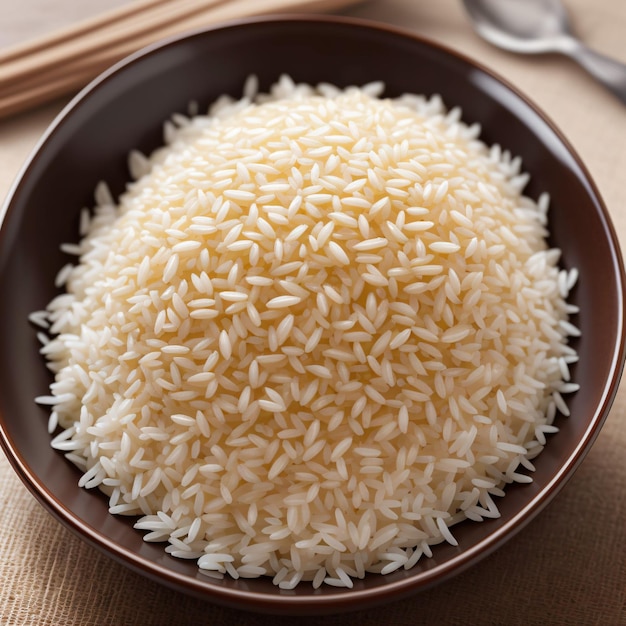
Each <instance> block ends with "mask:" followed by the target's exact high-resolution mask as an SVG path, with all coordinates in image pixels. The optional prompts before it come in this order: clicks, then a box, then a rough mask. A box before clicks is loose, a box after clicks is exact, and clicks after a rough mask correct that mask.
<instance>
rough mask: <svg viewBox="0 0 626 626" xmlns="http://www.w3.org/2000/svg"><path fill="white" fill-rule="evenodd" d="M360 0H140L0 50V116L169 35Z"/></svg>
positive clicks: (81, 81)
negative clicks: (34, 40)
mask: <svg viewBox="0 0 626 626" xmlns="http://www.w3.org/2000/svg"><path fill="white" fill-rule="evenodd" d="M358 1H359V0H139V1H138V2H136V3H134V4H132V5H127V6H126V7H123V9H124V10H118V11H113V12H108V13H106V14H104V15H103V16H101V17H102V19H101V20H100V21H99V20H98V18H94V19H92V20H89V21H85V22H83V23H81V24H78V25H75V26H73V27H71V28H69V29H66V30H65V31H60V32H57V33H55V34H52V35H50V36H48V37H47V38H45V40H43V42H42V40H40V41H38V42H34V43H32V44H24V45H22V46H19V47H15V48H13V49H10V50H7V51H5V52H4V53H0V63H1V65H0V94H1V95H0V117H6V116H7V115H11V114H13V113H16V112H19V111H21V110H24V109H27V108H30V107H32V106H36V105H38V104H41V103H43V102H46V101H48V100H50V99H52V98H55V97H58V96H61V95H65V94H67V93H70V92H72V91H75V90H77V89H78V88H80V87H82V86H84V85H85V84H86V83H87V82H89V80H90V79H91V78H93V77H94V76H96V75H97V74H99V73H100V72H101V71H103V70H104V69H106V68H107V67H109V66H110V65H111V64H113V63H114V62H116V61H118V60H119V59H121V58H123V57H124V56H126V55H128V54H130V53H131V52H134V51H135V50H138V49H140V48H142V47H144V46H146V45H148V44H150V43H153V42H155V41H158V40H160V39H163V38H165V37H168V36H171V35H176V34H180V33H183V32H185V31H188V30H192V29H195V28H200V27H202V26H209V25H212V24H215V23H216V22H220V21H223V20H229V19H235V18H239V17H249V16H251V15H255V14H271V13H276V12H284V11H289V12H302V11H305V12H321V11H332V10H337V9H339V8H341V7H344V6H347V5H350V4H354V3H355V2H358ZM3 59H4V60H6V62H2V60H3Z"/></svg>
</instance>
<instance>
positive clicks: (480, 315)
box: [31, 77, 578, 589]
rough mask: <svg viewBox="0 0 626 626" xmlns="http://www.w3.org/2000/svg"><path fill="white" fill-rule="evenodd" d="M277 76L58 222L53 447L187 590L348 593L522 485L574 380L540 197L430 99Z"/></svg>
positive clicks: (174, 129)
mask: <svg viewBox="0 0 626 626" xmlns="http://www.w3.org/2000/svg"><path fill="white" fill-rule="evenodd" d="M381 89H382V86H381V85H380V84H372V85H367V86H365V87H363V88H361V89H358V88H349V89H346V90H340V89H337V88H335V87H333V86H330V85H321V86H319V87H318V88H312V87H310V86H307V85H295V84H294V83H293V82H292V81H291V80H290V79H289V78H287V77H282V78H281V80H280V81H279V82H278V83H277V84H276V85H275V86H274V87H273V88H272V90H271V93H270V94H260V95H256V83H255V80H254V79H251V80H250V81H248V82H247V84H246V88H245V94H246V95H245V97H244V98H243V99H242V100H240V101H234V100H232V99H230V98H226V97H224V98H221V99H220V100H219V101H218V102H216V104H215V105H214V106H213V108H212V110H211V112H210V114H209V115H207V116H196V117H192V118H187V117H184V116H181V115H177V116H175V117H174V118H173V120H172V121H170V122H168V123H167V125H166V131H165V132H166V136H167V142H168V145H167V146H166V147H165V148H163V149H160V150H158V151H156V152H155V153H154V154H153V155H151V156H150V157H149V158H148V157H145V156H143V155H141V154H139V153H137V152H132V153H131V157H130V166H131V170H132V172H133V173H134V174H135V175H136V176H138V177H139V179H138V180H136V182H134V183H131V184H129V186H128V189H127V191H126V192H125V193H124V194H123V195H122V196H121V197H120V198H119V203H117V204H116V203H115V200H114V198H113V197H112V196H111V193H110V192H109V191H108V189H107V188H106V185H104V184H101V185H99V186H98V189H97V191H96V202H97V206H96V207H95V211H94V214H93V217H92V218H91V219H90V218H89V215H88V213H87V212H86V211H83V213H82V215H81V234H82V235H83V239H82V240H81V241H80V243H79V244H78V245H76V244H72V245H70V246H65V247H64V250H65V251H66V252H68V253H74V254H77V255H78V256H79V259H78V262H77V263H76V265H74V266H65V267H63V268H62V269H61V271H60V273H59V276H58V283H59V284H64V285H65V286H66V290H67V292H66V293H64V294H63V295H60V296H58V297H57V298H56V299H55V300H53V301H52V302H51V303H50V304H49V306H48V307H47V310H46V312H45V313H43V314H42V313H37V314H34V315H33V316H31V319H32V321H33V322H34V323H35V324H36V325H38V326H39V327H40V328H43V329H45V334H44V333H42V335H43V336H44V337H47V336H49V337H50V338H51V340H50V341H49V342H48V343H46V344H45V345H44V346H43V347H42V350H41V351H42V353H43V354H44V355H45V357H46V358H47V359H48V363H49V367H50V369H51V370H52V371H53V372H54V373H55V382H54V383H53V384H52V385H51V395H49V396H42V397H40V398H39V399H38V401H39V402H41V403H42V404H46V405H51V408H52V416H51V420H50V428H51V429H54V428H55V427H56V425H57V423H58V424H59V425H60V426H61V427H62V428H63V429H64V430H63V432H61V433H60V434H58V435H57V436H56V437H54V439H53V442H52V445H53V446H54V447H55V448H57V449H58V450H61V451H63V452H64V453H65V454H66V456H67V457H68V458H69V459H70V460H71V461H72V462H74V463H76V464H77V465H78V466H79V467H80V468H81V470H82V471H83V472H84V473H85V474H84V476H83V478H81V481H80V484H81V485H82V486H84V487H86V488H93V487H99V488H100V489H101V490H102V491H104V492H105V493H106V494H107V495H108V496H109V497H110V510H111V512H112V513H116V514H123V515H141V516H142V517H141V519H140V520H139V521H138V522H137V523H136V528H138V529H141V530H143V531H147V534H146V536H145V539H146V541H167V542H169V546H168V548H167V551H168V552H169V553H170V554H172V555H173V556H175V557H180V558H190V559H195V560H197V562H198V566H199V568H200V569H201V570H203V571H205V572H206V573H207V575H210V576H213V577H215V576H218V577H220V576H222V575H224V574H228V575H230V576H233V577H235V578H236V577H239V576H241V577H246V578H249V577H256V576H263V575H267V576H270V577H272V579H273V581H274V583H275V584H277V585H279V586H280V587H281V588H284V589H293V588H294V587H295V586H296V585H298V584H299V583H300V581H311V582H312V585H313V587H315V588H317V587H319V586H320V585H322V584H324V583H325V584H327V585H331V586H343V587H351V586H352V584H353V582H352V581H353V579H354V578H363V576H365V573H366V572H374V573H376V572H378V573H382V574H385V573H390V572H392V571H395V570H397V569H399V568H410V567H413V566H414V565H415V563H416V562H417V561H418V560H419V559H420V558H421V557H422V555H425V556H426V557H429V556H430V555H431V554H432V552H431V549H430V546H432V545H434V544H437V543H440V542H442V541H447V542H449V543H451V544H453V545H456V543H457V542H456V539H455V538H454V535H453V533H452V530H451V528H452V527H453V526H454V524H456V523H458V522H460V521H462V520H464V519H470V520H476V521H480V520H482V519H485V518H492V517H497V516H498V511H497V507H496V505H495V503H494V500H493V496H502V495H503V493H504V492H503V487H504V486H505V485H506V484H507V483H511V482H527V481H529V480H530V478H529V476H528V475H527V474H526V473H524V472H523V471H522V470H523V469H524V468H525V469H526V470H530V471H532V469H533V465H532V463H531V461H530V460H531V459H532V458H534V457H535V456H536V455H537V454H539V452H540V451H541V449H542V448H543V446H544V444H545V443H546V435H547V434H550V433H553V432H555V431H556V428H555V427H554V426H553V425H552V422H553V420H554V417H555V415H556V413H557V409H558V410H559V411H560V412H562V413H565V414H567V412H568V410H567V405H566V404H565V402H564V400H563V397H562V394H563V393H571V392H573V391H576V389H578V386H577V385H576V384H575V383H573V382H571V381H570V375H569V369H568V366H569V364H571V363H573V362H574V361H575V360H576V353H575V351H574V350H573V349H572V348H571V347H569V346H568V345H567V336H568V335H577V334H578V330H577V329H576V328H575V327H574V326H573V325H572V324H571V322H569V321H568V314H570V313H575V312H576V308H575V307H574V306H572V305H568V304H567V303H566V301H565V298H566V297H567V295H568V293H569V291H570V289H571V288H572V287H573V285H574V283H575V281H576V277H577V274H576V271H575V270H572V271H570V272H567V271H565V270H560V269H559V267H558V260H559V251H558V250H549V249H548V248H547V246H546V240H545V238H546V235H547V230H546V227H547V206H548V199H547V197H546V196H543V197H542V198H541V199H540V200H539V202H538V203H535V202H534V201H533V200H531V199H530V198H527V197H525V196H523V195H522V194H521V190H522V188H523V187H524V185H525V184H526V181H527V176H525V175H524V174H522V173H520V161H519V159H513V158H511V156H510V155H509V154H508V153H507V152H506V151H503V150H501V149H500V148H499V147H498V146H494V147H492V148H488V147H486V146H485V145H484V144H483V143H482V142H481V141H480V140H479V138H478V135H479V128H478V127H477V126H469V127H468V126H467V125H465V124H464V123H463V122H461V121H460V111H458V110H456V109H454V110H452V111H450V112H447V111H446V110H445V109H444V107H443V104H442V102H441V100H440V99H439V98H438V97H437V96H434V97H432V98H430V99H426V98H424V97H421V96H414V95H407V96H404V97H402V98H399V99H397V100H393V101H392V100H389V99H382V98H379V97H378V96H379V95H380V92H381Z"/></svg>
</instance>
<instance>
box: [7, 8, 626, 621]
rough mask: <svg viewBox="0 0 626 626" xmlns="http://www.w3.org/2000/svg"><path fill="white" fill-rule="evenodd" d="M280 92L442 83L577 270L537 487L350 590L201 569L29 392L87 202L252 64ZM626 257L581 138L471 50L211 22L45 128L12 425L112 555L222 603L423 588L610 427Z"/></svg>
mask: <svg viewBox="0 0 626 626" xmlns="http://www.w3.org/2000/svg"><path fill="white" fill-rule="evenodd" d="M251 73H255V74H257V75H258V77H259V79H260V83H261V87H262V88H267V87H268V86H269V85H270V84H271V83H272V82H274V81H275V80H276V79H277V78H278V76H279V75H280V74H281V73H288V74H290V75H291V76H292V77H293V78H294V79H295V80H296V81H304V82H308V83H316V82H319V81H326V82H331V83H335V84H338V85H341V86H345V85H348V84H363V83H366V82H369V81H372V80H383V81H384V82H385V84H386V95H391V96H394V95H399V94H400V93H403V92H413V93H424V94H432V93H439V94H441V95H442V97H443V99H444V101H445V103H446V104H447V105H448V106H449V107H451V106H460V107H462V109H463V118H464V120H465V121H466V122H468V123H473V122H479V123H480V124H481V125H482V128H483V132H482V135H481V138H482V139H483V140H484V141H485V142H487V143H488V144H491V143H499V144H501V145H502V146H503V147H504V148H505V149H507V150H510V151H511V152H512V153H513V154H514V155H520V156H521V157H522V158H523V168H524V170H525V171H528V172H530V174H531V176H532V178H531V182H530V184H529V185H528V187H527V189H526V192H527V193H528V194H529V195H531V196H533V197H537V196H538V195H539V193H541V192H542V191H547V192H549V194H550V196H551V199H552V202H551V213H550V230H551V238H552V243H553V244H554V245H557V246H558V247H560V248H561V249H562V250H563V260H562V261H563V265H564V266H565V267H568V268H569V267H574V266H575V267H577V268H578V269H579V271H580V278H579V284H578V286H577V287H576V289H575V291H574V293H573V296H572V300H573V301H574V302H575V303H577V304H578V305H579V306H580V308H581V311H580V314H579V315H578V316H577V317H576V319H574V320H573V321H574V322H575V323H576V324H577V325H578V326H579V327H580V328H581V330H582V337H581V338H580V339H579V340H576V347H577V349H578V351H579V354H580V362H579V363H578V364H577V365H576V367H575V369H574V379H575V380H576V381H577V382H579V383H580V384H581V391H580V392H578V393H576V394H574V395H573V396H572V397H571V398H570V400H569V406H570V408H571V413H572V414H571V417H569V418H568V419H563V418H559V421H558V425H559V426H560V427H561V432H560V433H559V434H558V435H556V436H554V437H553V438H552V440H551V441H550V443H549V445H548V446H547V448H546V449H545V451H544V452H543V453H542V455H541V456H540V457H539V458H538V459H537V463H536V465H537V471H536V473H535V475H534V482H533V483H532V484H530V485H524V486H514V487H512V488H510V489H509V490H508V493H507V496H506V497H505V498H504V499H502V500H501V501H500V502H499V503H498V505H499V507H500V511H501V513H502V517H501V518H500V519H497V520H491V521H485V522H483V523H481V524H477V523H472V522H469V523H465V524H462V525H461V526H460V527H457V528H456V529H455V535H456V536H457V538H458V540H459V546H458V547H456V548H455V547H453V546H450V545H447V544H446V545H441V546H438V547H437V548H436V549H435V554H434V557H433V558H432V559H424V560H422V561H421V562H420V563H419V564H418V565H417V566H416V567H415V568H413V569H412V570H410V571H400V572H395V573H393V574H390V575H387V576H385V577H381V576H376V575H371V576H368V577H366V579H365V580H363V581H357V582H356V583H355V588H354V589H353V590H341V589H332V588H325V589H319V590H317V591H313V590H312V589H310V587H308V586H307V585H302V586H301V588H300V587H299V588H298V589H297V590H296V591H294V592H288V591H281V590H279V589H278V588H276V587H274V586H273V585H272V584H271V582H270V581H268V580H247V581H242V580H239V581H233V580H224V581H222V582H219V581H213V580H209V579H207V578H206V577H204V576H203V575H202V574H199V573H198V571H197V568H196V565H195V563H193V562H191V563H189V562H185V561H181V560H178V559H174V558H171V557H169V556H167V555H166V554H165V553H164V551H163V546H162V545H154V544H146V543H144V542H143V541H142V533H140V532H138V531H135V530H133V528H132V524H131V523H130V522H129V521H128V520H127V519H124V518H119V517H112V516H110V515H109V514H108V512H107V504H106V499H105V498H104V497H101V496H100V495H99V494H97V493H93V492H87V491H85V490H83V489H79V488H78V487H77V484H76V483H77V480H78V476H79V474H78V471H77V470H76V469H75V468H74V467H73V466H71V465H70V464H69V463H68V462H66V461H65V460H64V459H63V458H62V456H61V455H60V454H59V453H57V452H55V451H53V450H52V449H51V448H50V445H49V439H50V438H49V436H48V434H47V431H46V422H47V411H46V410H45V409H42V408H39V407H37V406H36V405H35V404H34V402H33V398H34V397H35V396H37V395H41V394H45V393H46V392H47V386H48V384H49V382H50V380H51V379H50V375H49V373H48V372H47V370H46V368H45V366H44V362H43V359H42V358H41V357H40V355H39V354H38V342H37V340H36V331H35V330H34V329H33V327H32V326H31V325H30V324H29V323H28V321H27V316H28V314H29V313H30V312H31V311H35V310H38V309H41V308H43V307H44V306H45V305H46V304H47V302H48V301H49V300H50V299H51V298H52V297H53V296H54V294H55V293H56V291H55V288H54V285H53V281H54V276H55V274H56V272H57V271H58V269H59V268H60V267H61V266H62V265H63V264H64V263H65V262H66V259H65V258H64V255H63V254H62V253H61V252H60V251H59V244H60V243H61V242H65V241H76V239H77V226H78V215H79V212H80V210H81V208H82V207H84V206H91V205H92V204H93V190H94V188H95V186H96V184H97V183H98V181H100V180H105V181H107V182H108V184H109V186H110V187H111V189H112V190H113V192H114V193H115V194H118V193H120V192H121V191H122V190H123V189H124V185H125V183H126V181H127V180H128V174H127V168H126V159H127V154H128V152H129V150H130V149H131V148H138V149H140V150H142V151H144V152H150V151H151V150H152V149H154V148H156V147H158V146H159V145H160V144H161V128H162V122H163V120H165V119H166V118H167V117H168V116H169V115H170V114H171V113H172V112H175V111H181V112H184V111H186V110H187V105H188V103H189V102H190V101H191V100H195V101H197V102H198V103H199V104H200V107H201V109H204V107H205V106H206V105H207V104H208V103H209V102H211V101H212V100H214V99H215V98H216V97H218V96H219V95H221V94H223V93H229V94H231V95H233V96H238V95H239V94H240V93H241V89H242V85H243V83H244V81H245V79H246V77H247V76H248V75H249V74H251ZM622 316H623V268H622V264H621V260H620V254H619V250H618V247H617V243H616V238H615V235H614V232H613V230H612V227H611V224H610V221H609V219H608V216H607V213H606V210H605V209H604V207H603V204H602V201H601V199H600V197H599V195H598V193H597V191H596V189H595V187H594V185H593V183H592V182H591V181H590V179H589V176H588V173H587V172H586V170H585V169H584V167H583V166H582V165H581V163H580V161H579V159H578V158H577V157H576V155H575V154H574V153H573V151H572V150H571V148H570V147H569V145H568V144H567V143H566V142H565V141H564V139H563V138H562V137H561V136H560V134H559V133H558V132H557V131H556V130H555V129H554V128H553V126H552V125H551V124H550V123H549V122H548V121H547V120H546V119H545V118H544V117H543V116H542V115H541V114H540V113H538V112H537V111H536V110H535V109H534V108H533V107H532V105H530V104H529V103H528V102H527V101H526V100H525V99H524V98H523V97H521V96H520V95H519V94H517V93H516V92H515V91H514V90H512V89H511V88H510V87H509V86H507V85H505V84H503V83H502V82H501V81H499V80H498V79H497V78H495V77H494V76H493V75H492V74H491V73H489V72H488V71H486V70H485V69H483V68H480V67H478V66H476V65H475V64H473V63H471V62H470V61H468V60H467V59H465V58H463V57H461V56H459V55H456V54H453V53H450V52H449V51H447V50H445V49H443V48H440V47H438V46H436V45H433V44H430V43H428V42H425V41H423V40H420V39H418V38H415V37H412V36H410V35H408V34H405V33H401V32H398V31H397V30H394V29H391V28H385V27H376V26H373V25H368V24H364V23H359V22H355V21H352V20H345V19H343V20H339V19H334V18H315V19H313V18H312V19H307V18H298V19H278V20H275V19H274V20H261V21H256V22H244V23H238V24H234V25H230V26H229V27H226V28H221V29H217V30H209V31H206V32H199V33H197V34H193V35H192V36H189V37H187V38H184V39H180V40H174V41H172V42H170V43H168V44H166V45H164V46H157V47H155V48H153V49H151V50H149V51H147V52H144V53H140V54H138V55H136V56H135V57H133V58H132V59H131V60H130V61H127V62H124V63H122V64H120V65H118V66H116V67H115V68H113V69H112V70H111V71H109V72H107V73H106V74H105V75H103V76H102V77H100V78H99V79H97V80H96V81H95V82H94V83H93V84H92V86H91V87H89V88H88V89H87V90H86V91H85V92H84V93H83V94H82V95H81V96H79V97H78V98H77V99H76V100H75V101H74V103H73V104H72V105H71V106H70V107H69V108H68V109H66V111H65V112H64V113H63V114H62V115H61V116H60V117H59V118H58V119H57V121H56V122H55V123H54V124H53V126H52V127H51V129H50V130H49V131H48V132H47V134H46V136H45V137H44V139H43V140H42V142H41V144H40V146H39V148H38V149H37V150H36V152H35V153H34V155H33V156H32V158H31V160H30V162H29V163H28V164H27V167H26V169H25V170H24V172H23V174H22V176H21V178H20V180H19V181H18V183H17V184H16V186H15V187H14V189H13V192H12V194H11V196H10V198H9V200H8V211H7V214H6V218H5V223H4V225H3V227H2V231H1V233H0V320H2V324H1V325H0V344H1V345H2V346H3V350H2V351H1V353H0V388H1V393H0V425H1V430H2V439H3V444H4V447H5V450H6V451H7V453H8V455H9V456H10V457H11V460H12V462H13V464H14V466H15V468H16V469H17V471H18V473H19V474H20V476H21V477H22V479H23V480H24V481H25V483H26V484H27V485H28V487H29V488H30V489H31V490H32V491H33V493H34V494H35V495H36V496H37V497H38V498H39V499H40V500H41V501H42V502H43V504H44V505H45V506H46V507H47V508H48V509H49V510H50V511H51V512H52V513H53V514H54V515H55V516H56V517H58V518H59V519H60V520H61V521H62V522H63V523H65V524H67V525H68V526H69V527H71V528H72V529H74V530H76V531H77V532H78V533H79V534H80V535H81V536H82V537H83V538H84V539H86V540H87V541H89V542H90V543H92V544H93V545H95V546H96V547H98V548H101V549H104V550H106V551H107V552H108V553H109V554H111V555H112V556H113V557H114V558H117V559H119V560H121V561H122V562H124V563H125V564H126V565H128V566H130V567H132V568H134V569H135V570H137V571H140V572H142V573H144V574H146V575H148V576H151V577H152V578H154V579H155V580H159V581H160V582H163V583H166V584H169V585H171V586H173V587H175V588H177V589H179V590H185V591H187V592H190V593H194V594H197V595H202V596H204V597H206V598H207V599H210V600H211V601H217V602H222V603H226V604H231V605H235V606H238V607H240V608H241V607H243V608H250V609H255V610H262V611H272V612H289V613H293V612H308V613H310V612H325V611H326V612H328V611H338V610H341V609H347V608H364V607H366V606H367V605H368V604H374V603H378V602H381V601H383V600H390V599H392V598H398V597H400V596H402V595H403V594H408V593H411V592H413V591H415V590H416V589H423V588H425V587H427V586H429V585H431V584H434V583H435V582H438V581H441V580H443V579H444V578H445V577H447V576H449V575H451V574H452V573H455V572H458V571H460V570H461V569H463V568H465V567H467V566H469V565H471V564H472V563H473V562H475V560H476V559H478V558H480V557H481V556H484V555H486V554H487V553H489V552H490V551H491V550H493V549H495V548H496V547H497V546H498V545H500V544H501V543H502V542H503V541H505V540H506V539H507V538H508V537H510V536H511V534H512V533H513V532H514V531H515V530H517V529H519V528H520V527H521V526H522V525H523V524H524V523H525V522H526V521H528V520H529V519H530V517H531V516H532V515H533V514H534V513H536V512H537V511H538V510H539V509H540V508H541V507H542V506H544V505H545V504H546V503H547V502H548V501H549V500H550V498H551V497H552V496H553V495H554V494H555V493H556V491H557V490H558V488H559V487H560V486H562V484H563V483H564V482H565V480H566V479H567V478H568V477H569V475H570V474H571V473H572V471H573V470H574V469H575V467H576V466H577V464H578V463H579V462H580V460H581V459H582V457H583V455H584V453H585V452H586V450H587V449H588V448H589V446H590V445H591V443H592V442H593V440H594V438H595V436H596V435H597V433H598V431H599V429H600V427H601V425H602V422H603V420H604V418H605V417H606V415H607V413H608V409H609V406H610V404H611V401H612V399H613V396H614V394H615V392H616V388H617V383H618V378H619V374H620V372H621V367H622V363H623V357H624V346H623V328H622V326H623V318H622Z"/></svg>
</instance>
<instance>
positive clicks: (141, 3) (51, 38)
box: [0, 0, 171, 63]
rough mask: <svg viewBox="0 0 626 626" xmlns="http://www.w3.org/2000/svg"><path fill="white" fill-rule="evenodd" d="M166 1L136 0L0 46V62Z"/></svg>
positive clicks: (21, 55)
mask: <svg viewBox="0 0 626 626" xmlns="http://www.w3.org/2000/svg"><path fill="white" fill-rule="evenodd" d="M166 2H171V0H136V1H135V2H131V3H130V4H124V5H122V6H121V7H119V8H116V9H113V10H111V11H107V12H104V13H100V14H99V15H96V16H95V17H92V18H89V19H85V20H82V21H80V22H77V23H76V24H72V25H70V26H67V27H65V28H63V29H61V30H58V31H55V32H53V33H50V34H49V35H44V36H43V37H38V38H37V39H34V40H31V41H26V42H24V43H21V44H17V45H15V46H12V47H10V48H6V49H1V48H0V63H6V62H7V61H12V60H14V59H17V58H20V57H25V56H28V55H30V54H33V53H34V52H39V51H40V50H47V49H48V48H51V47H52V46H54V45H56V44H59V43H62V42H64V41H67V40H69V39H76V38H78V37H79V36H82V35H85V34H89V33H91V32H93V31H95V30H98V29H100V28H103V27H105V26H108V25H110V24H114V23H116V22H120V21H122V20H126V19H129V18H132V17H134V16H136V15H138V14H140V13H143V12H144V11H145V10H146V9H149V8H151V7H153V6H156V5H159V4H164V3H166Z"/></svg>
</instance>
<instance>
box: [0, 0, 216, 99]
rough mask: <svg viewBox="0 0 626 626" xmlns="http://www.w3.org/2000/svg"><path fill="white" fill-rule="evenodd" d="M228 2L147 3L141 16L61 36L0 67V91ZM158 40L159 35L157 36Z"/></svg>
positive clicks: (137, 15)
mask: <svg viewBox="0 0 626 626" xmlns="http://www.w3.org/2000/svg"><path fill="white" fill-rule="evenodd" d="M227 1H228V0H168V1H166V2H158V3H156V4H155V3H151V4H149V5H148V6H147V7H146V8H145V9H144V10H143V11H141V14H140V15H139V14H136V13H135V14H130V15H127V16H125V17H123V18H121V19H117V20H115V21H113V22H108V23H106V24H103V25H102V26H101V27H100V28H98V29H97V31H96V30H94V29H89V30H87V31H83V32H82V33H80V34H78V35H77V36H75V37H69V38H68V37H63V38H62V39H61V40H57V42H55V43H54V44H52V45H50V46H48V47H46V48H42V49H40V50H34V51H32V52H31V53H30V54H27V55H21V56H18V57H16V58H14V59H13V60H12V61H9V62H5V63H3V64H1V65H0V92H2V91H3V90H4V89H5V88H7V87H9V86H10V85H11V83H13V82H18V83H19V82H20V81H21V80H24V79H27V78H29V77H31V76H33V75H34V74H37V73H44V72H46V71H47V70H48V69H50V68H53V67H59V66H63V65H67V64H68V63H70V62H72V61H74V60H76V59H83V60H84V59H88V58H89V57H90V55H91V54H94V53H96V54H97V53H98V52H99V51H101V50H107V49H115V47H116V46H118V45H119V46H122V45H123V44H124V43H125V42H130V45H132V41H133V40H134V39H142V40H145V37H144V35H145V36H146V37H147V36H148V35H149V34H150V33H152V32H156V33H158V32H160V31H161V30H162V29H164V28H165V29H169V28H174V27H175V26H176V24H178V23H180V22H184V21H185V20H186V19H187V18H189V17H193V16H194V15H199V14H203V13H205V12H206V11H207V10H208V9H211V8H212V7H214V6H217V5H219V4H221V3H223V2H227ZM157 37H158V35H157Z"/></svg>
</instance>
